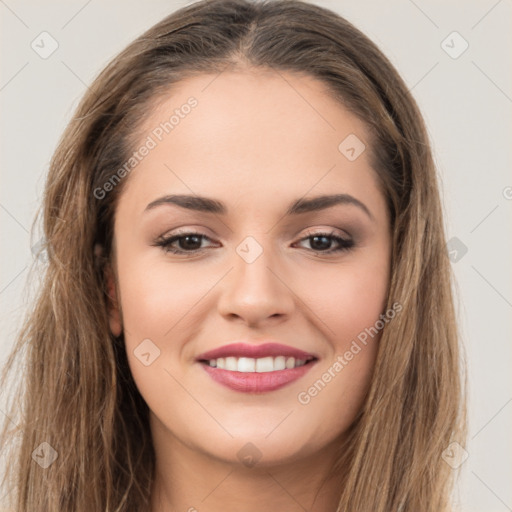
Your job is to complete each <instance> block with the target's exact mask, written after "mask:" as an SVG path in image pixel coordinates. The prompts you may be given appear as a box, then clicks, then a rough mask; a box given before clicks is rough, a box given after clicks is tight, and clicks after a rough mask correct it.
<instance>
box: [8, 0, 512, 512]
mask: <svg viewBox="0 0 512 512" xmlns="http://www.w3.org/2000/svg"><path fill="white" fill-rule="evenodd" d="M189 3H191V2H185V1H172V0H166V1H163V0H153V1H151V2H143V1H142V0H128V1H127V0H115V1H108V2H106V1H103V2H100V0H89V1H87V0H72V1H70V0H67V1H60V2H58V1H55V0H52V1H46V2H41V3H40V2H36V1H35V0H31V1H23V2H22V1H19V0H5V1H4V0H0V16H1V27H2V30H1V36H0V37H1V43H2V45H1V56H2V61H1V67H0V72H1V77H0V105H1V130H2V136H1V159H2V160H1V161H2V165H1V182H0V186H1V189H0V237H1V244H2V250H1V251H0V258H1V273H0V304H1V310H0V311H1V313H0V364H2V363H3V361H4V359H5V358H6V357H7V354H8V352H9V350H10V348H11V346H12V343H13V339H14V336H15V333H16V331H17V329H19V326H20V322H21V318H22V315H23V314H24V312H25V311H26V309H27V297H28V291H27V290H28V289H27V285H26V281H27V276H28V270H29V266H30V264H31V262H32V260H33V257H34V256H33V251H32V250H31V247H32V246H33V245H34V244H35V243H36V242H37V240H38V236H37V232H36V234H35V236H34V238H33V239H32V240H31V239H30V236H29V235H30V229H31V225H32V221H33V218H34V215H35V212H36V208H37V207H38V205H39V203H40V200H41V196H42V190H43V185H44V178H45V175H46V172H47V169H48V162H49V159H50V157H51V155H52V153H53V151H54V149H55V146H56V144H57V140H58V137H59V136H60V134H61V133H62V131H63V129H64V127H65V125H66V123H67V122H68V120H69V119H70V117H71V115H72V112H73V110H74V108H75V106H76V105H77V102H78V100H79V98H80V97H81V96H82V94H83V93H84V92H85V90H86V88H87V85H88V84H89V83H90V82H91V81H92V80H93V78H94V77H95V76H96V75H97V74H98V72H99V71H100V70H101V69H102V68H103V67H104V66H105V65H106V64H107V62H108V61H109V60H110V59H111V58H112V57H114V56H115V54H117V53H118V52H119V51H120V50H122V49H123V48H124V47H125V46H126V45H127V44H128V43H129V42H131V41H132V40H133V39H134V38H135V37H136V36H138V35H139V34H140V33H142V32H143V31H145V30H146V29H147V28H149V27H150V26H151V25H152V24H154V23H156V22H157V21H159V20H160V19H161V18H163V17H164V16H166V15H167V14H170V13H171V12H173V11H175V10H176V9H178V8H180V7H182V6H184V5H187V4H189ZM314 3H316V4H318V5H322V6H324V7H327V8H330V9H332V10H334V11H336V12H338V13H340V14H341V15H342V16H344V17H346V18H347V19H348V20H349V21H351V22H352V23H353V24H354V25H356V26H357V27H358V28H359V29H361V30H362V31H363V32H364V33H365V34H366V35H368V36H369V37H370V38H371V39H372V40H373V41H374V42H376V43H377V45H378V46H379V47H380V48H381V50H382V51H383V52H384V53H385V54H386V55H387V56H388V57H389V59H390V60H391V61H392V63H393V64H394V65H395V66H396V68H397V69H398V71H399V72H400V74H401V75H402V76H403V78H404V80H405V81H406V83H407V84H408V85H409V87H410V89H412V91H413V94H414V96H415V98H416V100H417V101H418V103H419V106H420V108H421V110H422V112H423V115H424V117H425V120H426V123H427V127H428V130H429V133H430V137H431V141H432V145H433V150H434V155H435V159H436V162H437V165H438V169H439V173H440V177H441V180H442V194H443V202H444V206H445V215H446V226H447V232H448V239H450V240H451V241H450V244H451V245H450V250H451V251H452V257H453V263H452V265H453V268H454V271H455V275H456V278H457V281H458V297H459V298H458V301H459V323H460V327H461V332H462V335H463V338H464V343H465V347H466V354H467V364H468V380H469V398H470V404H469V405H470V434H469V443H468V445H467V446H466V450H467V452H468V454H469V457H468V458H467V460H466V461H465V462H464V464H463V465H462V469H461V471H462V478H461V481H460V485H459V487H458V490H457V496H458V503H459V507H460V510H463V511H464V512H484V511H485V512H506V511H511V510H512V489H511V486H510V483H511V482H512V456H511V453H512V436H511V435H510V434H511V433H512V386H511V377H510V375H511V366H512V364H511V363H512V348H511V343H510V341H511V339H512V337H511V334H512V326H511V318H512V315H511V312H512V286H511V283H512V275H511V274H512V272H511V265H510V262H511V261H512V257H511V256H512V250H511V249H512V247H511V245H512V244H511V236H510V233H511V209H512V175H511V172H510V169H511V168H512V166H511V164H512V158H511V153H512V152H511V142H512V139H511V132H512V130H511V124H512V123H511V120H512V119H511V110H512V73H511V66H510V63H511V62H512V60H511V53H512V30H511V28H512V27H511V20H512V6H511V1H510V0H499V1H496V0H486V1H480V2H463V1H462V0H460V1H453V0H452V1H435V2H434V1H430V2H427V1H420V0H415V1H412V0H394V1H392V2H378V1H376V0H373V1H369V0H365V1H359V2H348V1H344V0H337V1H334V0H331V1H329V0H323V1H315V2H314ZM43 31H46V32H48V33H49V34H50V35H51V37H52V38H53V39H55V41H57V43H58V48H57V50H56V51H55V52H54V53H53V54H52V55H50V56H49V57H48V58H46V59H43V58H42V57H41V56H40V55H39V54H38V53H36V51H34V50H33V49H32V47H31V43H32V42H33V41H34V40H35V41H36V42H37V41H39V40H40V39H38V38H39V37H41V36H40V34H41V33H42V32H43ZM454 31H456V32H458V34H460V36H459V35H453V34H452V33H453V32H454ZM44 37H47V36H44ZM48 41H49V40H48ZM443 41H445V42H444V43H443ZM464 41H465V42H467V44H468V45H469V46H468V48H467V49H466V50H465V51H464V52H463V53H462V54H460V55H458V53H459V52H460V51H461V50H462V49H463V48H464V46H465V45H466V43H465V42H464ZM46 48H49V46H48V45H46ZM447 52H448V53H447ZM449 53H451V55H450V54H449ZM455 57H456V58H455ZM454 251H455V252H454ZM1 405H2V404H0V415H2V414H4V413H3V410H2V409H1ZM0 496H1V494H0Z"/></svg>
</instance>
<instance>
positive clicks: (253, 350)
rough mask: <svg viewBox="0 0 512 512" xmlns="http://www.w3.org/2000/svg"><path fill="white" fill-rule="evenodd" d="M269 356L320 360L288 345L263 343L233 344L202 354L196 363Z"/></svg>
mask: <svg viewBox="0 0 512 512" xmlns="http://www.w3.org/2000/svg"><path fill="white" fill-rule="evenodd" d="M269 356H272V357H276V356H286V357H295V359H303V360H307V359H313V358H315V359H318V358H317V356H316V355H315V354H310V353H308V352H304V351H303V350H299V349H297V348H294V347H290V346H288V345H281V344H280V343H263V344H260V345H250V344H247V343H231V344H229V345H224V346H222V347H219V348H216V349H213V350H209V351H208V352H204V353H203V354H200V355H199V356H197V357H196V361H208V360H210V359H218V358H219V357H252V358H254V359H258V358H261V357H269ZM282 371H284V370H282ZM237 373H238V372H237Z"/></svg>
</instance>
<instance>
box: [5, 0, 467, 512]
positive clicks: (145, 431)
mask: <svg viewBox="0 0 512 512" xmlns="http://www.w3.org/2000/svg"><path fill="white" fill-rule="evenodd" d="M247 66H249V67H251V68H255V69H258V68H261V69H274V70H276V71H280V70H283V71H291V72H298V73H305V74H307V75H309V76H312V77H314V78H317V79H319V80H321V81H322V82H323V83H324V84H325V85H326V86H327V87H328V89H329V91H330V93H331V94H332V95H333V97H334V98H336V100H337V101H339V102H341V103H343V105H345V107H347V108H348V109H349V110H350V111H351V112H353V113H354V114H355V115H356V116H358V117H359V118H360V119H361V120H363V121H364V122H365V124H366V126H367V128H368V130H369V133H370V134H371V141H370V145H369V146H370V150H371V155H372V167H373V168H374V169H375V171H376V173H377V175H378V178H379V181H380V185H381V187H382V191H383V193H384V194H385V197H386V198H387V201H388V206H389V211H390V214H391V215H390V217H391V222H392V224H391V229H392V234H393V249H392V270H391V282H390V289H389V298H388V306H389V307H391V304H393V303H394V302H396V301H398V302H399V303H400V304H401V305H402V307H403V310H402V312H401V314H400V315H398V317H397V318H396V319H394V320H393V322H390V323H389V324H388V325H386V327H385V328H384V329H383V333H382V338H381V340H380V344H379V351H378V355H377V360H376V365H375V368H374V373H373V378H372V382H371V386H370V389H369V392H368V395H367V397H366V400H365V402H364V405H363V407H362V410H361V411H360V414H359V416H358V418H357V421H356V422H354V424H353V428H352V429H351V441H350V443H349V444H348V445H347V446H348V448H349V449H348V450H347V451H344V458H343V459H341V458H340V461H339V464H338V465H337V466H336V471H339V472H340V474H341V473H342V472H343V474H344V475H345V476H344V478H343V484H342V485H341V484H340V489H339V496H340V498H339V500H340V501H339V507H338V511H343V512H356V511H357V512H361V511H365V512H366V511H372V512H391V511H400V512H420V511H421V512H444V511H447V510H449V509H450V505H449V502H450V499H449V498H450V490H451V488H452V485H453V479H452V474H453V470H452V469H451V467H450V466H449V465H448V464H446V463H445V461H444V460H443V458H442V452H443V450H445V449H446V448H447V447H448V445H449V444H450V443H451V442H452V441H457V442H459V443H460V444H461V445H464V441H465V435H466V434H465V429H466V427H465V425H466V419H465V415H466V412H465V401H464V398H463V397H464V391H463V390H464V386H463V377H462V374H461V371H460V367H459V366H460V362H461V355H460V346H459V341H458V333H457V327H456V321H455V315H454V306H453V298H452V274H451V268H450V263H449V260H448V257H447V252H446V250H445V235H444V225H443V218H442V209H441V204H440V199H439V191H438V184H437V177H436V170H435V166H434V162H433V158H432V154H431V148H430V144H429V140H428V136H427V132H426V129H425V126H424V121H423V119H422V116H421V114H420V111H419V109H418V107H417V104H416V102H415V100H414V99H413V97H412V96H411V94H410V92H409V90H408V88H407V86H406V84H405V83H404V82H403V80H402V79H401V78H400V76H399V74H398V73H397V71H396V70H395V69H394V67H393V66H392V64H391V63H390V62H389V60H388V59H387V58H386V57H385V56H384V55H383V54H382V53H381V51H380V50H379V49H378V48H377V47H376V45H375V44H374V43H372V42H371V41H370V40H369V39H368V38H367V37H366V36H365V35H364V34H362V33H361V32H360V31H359V30H357V29H356V28H355V27H354V26H353V25H352V24H350V23H349V22H348V21H346V20H345V19H344V18H342V17H341V16H339V15H337V14H335V13H333V12H331V11H329V10H327V9H325V8H321V7H319V6H316V5H313V4H308V3H305V2H302V1H299V0H268V1H257V2H254V1H250V0H203V1H200V2H197V3H194V4H192V5H189V6H187V7H184V8H182V9H180V10H179V11H177V12H175V13H173V14H171V15H170V16H168V17H166V18H165V19H163V20H162V21H161V22H159V23H158V24H157V25H155V26H153V27H152V28H151V29H149V30H148V31H147V32H146V33H144V34H143V35H142V36H140V37H139V38H137V39H136V40H135V41H134V42H133V43H131V44H130V45H129V46H128V47H127V48H126V49H125V50H124V51H122V52H121V53H120V54H119V55H118V56H117V57H116V58H114V59H113V60H112V62H111V63H110V64H109V65H108V66H107V67H106V68H105V69H104V70H103V71H102V72H101V73H100V74H99V76H98V77H97V78H96V79H95V80H94V82H93V83H92V84H91V86H90V88H89V89H88V91H87V92H86V94H85V96H84V97H83V99H82V101H81V103H80V104H79V106H78V108H77V110H76V113H75V114H74V116H73V119H72V120H71V122H70V123H69V125H68V127H67V128H66V130H65V132H64V134H63V136H62V138H61V140H60V142H59V145H58V147H57V149H56V151H55V154H54V156H53V158H52V161H51V165H50V170H49V174H48V178H47V182H46V188H45V196H44V203H43V227H44V237H45V242H46V245H45V251H46V254H47V263H46V265H45V267H44V273H43V275H42V283H41V286H40V289H39V293H38V295H37V297H36V299H35V301H34V305H33V307H32V308H31V309H30V310H29V312H28V313H27V318H26V321H25V324H24V326H23V329H22V330H21V331H20V333H19V336H18V338H17V340H16V343H15V347H14V350H13V352H12V353H11V355H10V357H9V359H8V362H7V364H6V367H5V369H4V374H3V376H2V388H4V387H5V389H7V388H6V382H7V380H6V379H7V375H8V374H9V375H10V372H12V374H13V378H14V380H16V382H17V383H18V387H17V389H16V390H15V391H14V392H12V394H11V395H10V396H13V397H16V399H13V400H12V403H10V405H9V410H8V413H7V416H8V418H6V419H5V425H4V428H3V431H2V438H1V440H2V446H3V449H4V450H5V452H4V453H5V454H6V455H5V457H8V459H7V460H8V468H9V469H8V474H7V475H6V476H7V477H8V478H7V479H6V482H4V484H5V483H8V484H9V487H8V488H7V491H8V492H10V496H11V503H12V505H11V509H12V511H13V512H26V511H30V512H35V511H37V510H40V511H45V512H57V511H58V512H89V511H91V510H93V511H100V510H101V511H108V512H125V511H126V512H128V511H139V512H140V511H142V510H146V509H148V507H149V503H150V492H151V484H152V479H153V476H154V460H155V459H154V449H153V445H152V440H151V433H150V429H149V423H148V407H147V405H146V403H145V402H144V400H143V399H142V397H141V395H140V394H139V392H138V390H137V388H136V386H135V384H134V381H133V378H132V376H131V373H130V371H129V367H128V364H127V358H126V353H125V348H124V340H123V336H122V335H121V336H120V337H118V338H116V337H114V336H113V335H112V334H111V332H110V330H109V324H108V313H107V311H108V309H107V308H108V306H109V298H108V293H107V290H106V289H105V278H104V268H105V264H106V263H108V262H109V261H110V260H111V257H112V251H111V240H112V232H113V214H114V211H115V208H116V204H117V200H118V197H119V195H120V193H121V191H122V189H123V186H124V184H125V182H126V181H127V179H129V178H123V179H122V180H121V182H120V183H119V184H118V185H117V186H115V187H113V188H112V190H111V191H109V192H108V193H107V194H105V195H104V197H101V198H98V194H95V190H98V189H99V188H101V187H102V186H103V185H104V184H105V183H107V182H108V181H109V180H112V179H113V177H114V178H115V176H114V174H115V173H116V172H118V170H119V169H120V168H122V166H123V164H124V163H125V162H126V161H127V159H128V158H129V156H130V154H131V153H132V152H133V150H134V147H133V146H134V141H135V140H136V135H137V133H136V132H137V127H140V126H141V123H142V122H143V120H144V119H145V117H146V116H147V112H148V108H149V106H150V104H154V103H152V102H154V100H155V98H157V97H163V95H164V94H169V91H170V90H172V85H173V84H175V83H177V82H179V81H180V80H181V79H183V78H186V77H187V76H191V75H192V74H200V73H206V72H208V73H220V72H221V71H223V70H225V69H231V70H236V69H238V68H242V67H247ZM100 246H102V247H103V248H104V252H103V254H102V255H99V253H96V252H95V247H96V248H97V247H100ZM15 361H19V362H20V363H21V365H22V366H21V367H20V368H21V370H20V371H21V372H22V376H21V378H19V377H16V376H15V375H14V372H13V369H14V368H15V365H14V363H15ZM8 443H9V444H8ZM41 443H48V445H43V446H41ZM37 450H39V452H37ZM52 450H55V453H54V452H53V451H52ZM38 455H39V457H43V458H44V457H46V458H47V459H48V457H50V458H51V459H53V458H55V455H56V457H57V458H56V459H55V460H53V461H52V464H51V465H49V466H48V467H46V468H43V467H42V466H41V464H37V463H36V462H37V461H36V458H37V456H38ZM52 455H53V457H52ZM340 482H341V480H340Z"/></svg>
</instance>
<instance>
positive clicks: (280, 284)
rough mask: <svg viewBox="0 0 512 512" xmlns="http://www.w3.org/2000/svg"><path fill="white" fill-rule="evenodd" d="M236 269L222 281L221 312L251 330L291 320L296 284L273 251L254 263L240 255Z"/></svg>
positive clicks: (236, 256) (261, 256)
mask: <svg viewBox="0 0 512 512" xmlns="http://www.w3.org/2000/svg"><path fill="white" fill-rule="evenodd" d="M232 261H233V267H234V268H233V269H232V270H231V272H229V273H228V274H227V276H226V277H225V279H223V281H222V289H221V293H220V298H219V301H218V311H219V313H220V314H221V315H222V316H223V317H225V318H226V319H228V320H230V321H233V320H238V321H239V322H244V323H245V324H246V325H247V326H250V327H265V326H266V325H268V324H275V323H279V322H282V321H284V320H285V319H287V318H289V317H290V315H291V313H292V311H293V308H294V304H295V301H294V293H293V291H292V290H293V284H292V283H290V282H288V281H290V280H291V279H290V278H289V276H287V275H286V273H285V272H284V271H280V270H279V268H280V267H279V266H278V265H277V264H276V262H275V260H272V259H271V255H270V250H267V249H265V250H263V252H262V253H261V254H260V256H259V257H258V258H257V259H256V260H255V261H252V262H248V261H246V260H245V259H244V258H243V257H241V256H240V255H239V254H238V253H235V254H234V257H233V260H232Z"/></svg>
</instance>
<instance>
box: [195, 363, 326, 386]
mask: <svg viewBox="0 0 512 512" xmlns="http://www.w3.org/2000/svg"><path fill="white" fill-rule="evenodd" d="M315 363H316V361H311V362H310V363H307V364H304V365H302V366H298V367H296V368H290V369H286V370H276V371H274V372H262V373H258V372H233V371H231V370H223V369H221V368H214V367H213V366H209V365H207V364H204V363H199V364H201V366H203V367H204V369H205V371H206V372H207V373H208V375H209V376H210V377H211V378H212V379H213V380H214V381H216V382H218V383H219V384H222V385H224V386H226V387H228V388H230V389H232V390H234V391H242V392H245V393H266V392H267V391H275V390H276V389H280V388H282V387H284V386H286V385H288V384H290V383H291V382H294V381H296V380H297V379H300V378H301V377H302V376H303V375H305V374H306V373H307V372H308V371H309V370H310V369H311V367H312V366H313V365H314V364H315Z"/></svg>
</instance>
